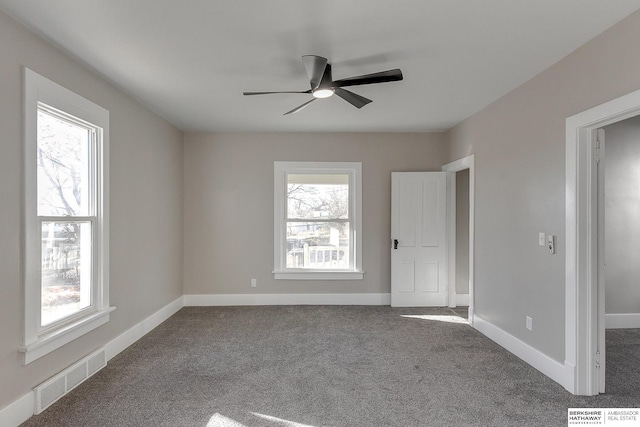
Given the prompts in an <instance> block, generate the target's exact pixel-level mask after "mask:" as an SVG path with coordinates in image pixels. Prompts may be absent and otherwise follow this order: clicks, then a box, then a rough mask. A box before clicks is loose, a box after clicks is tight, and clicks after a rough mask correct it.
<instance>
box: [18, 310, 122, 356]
mask: <svg viewBox="0 0 640 427" xmlns="http://www.w3.org/2000/svg"><path fill="white" fill-rule="evenodd" d="M115 309H116V308H115V307H108V308H106V309H103V310H100V311H97V312H94V313H92V314H90V315H88V316H86V317H83V318H82V319H78V320H76V321H75V322H72V323H69V324H68V325H65V326H63V327H61V328H59V329H56V330H55V331H52V332H49V333H47V334H44V335H42V336H40V337H38V339H37V340H36V341H34V342H32V343H30V344H28V345H24V346H22V347H19V348H18V351H19V352H20V353H24V364H25V365H26V364H28V363H31V362H33V361H34V360H36V359H39V358H41V357H42V356H44V355H46V354H48V353H51V352H52V351H53V350H56V349H58V348H60V347H62V346H63V345H65V344H67V343H69V342H71V341H73V340H75V339H76V338H79V337H81V336H82V335H84V334H86V333H87V332H90V331H92V330H94V329H96V328H97V327H99V326H102V325H104V324H105V323H107V322H108V321H109V313H111V312H112V311H113V310H115Z"/></svg>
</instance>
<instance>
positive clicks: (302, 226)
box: [274, 162, 362, 279]
mask: <svg viewBox="0 0 640 427" xmlns="http://www.w3.org/2000/svg"><path fill="white" fill-rule="evenodd" d="M274 170H275V189H276V194H275V242H276V243H275V247H274V251H275V252H274V263H275V267H274V273H275V277H276V278H280V279H287V278H303V279H304V278H309V279H319V278H321V279H333V278H335V279H348V278H362V272H361V242H360V241H359V240H360V239H361V233H360V229H361V225H360V223H361V220H360V218H361V212H360V211H361V164H360V163H355V162H350V163H347V162H322V163H321V162H275V169H274ZM334 273H335V274H334ZM342 273H344V274H342ZM291 274H293V275H291Z"/></svg>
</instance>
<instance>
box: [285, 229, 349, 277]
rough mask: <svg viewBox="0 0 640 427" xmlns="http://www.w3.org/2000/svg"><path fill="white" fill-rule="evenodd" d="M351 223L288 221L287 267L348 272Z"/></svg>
mask: <svg viewBox="0 0 640 427" xmlns="http://www.w3.org/2000/svg"><path fill="white" fill-rule="evenodd" d="M349 246H350V242H349V224H348V223H342V222H287V268H313V269H323V268H327V269H348V268H349Z"/></svg>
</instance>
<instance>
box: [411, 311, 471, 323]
mask: <svg viewBox="0 0 640 427" xmlns="http://www.w3.org/2000/svg"><path fill="white" fill-rule="evenodd" d="M400 317H407V318H411V319H421V320H434V321H436V322H446V323H462V324H465V325H468V324H469V321H468V320H467V319H465V318H463V317H460V316H453V315H450V314H402V315H400Z"/></svg>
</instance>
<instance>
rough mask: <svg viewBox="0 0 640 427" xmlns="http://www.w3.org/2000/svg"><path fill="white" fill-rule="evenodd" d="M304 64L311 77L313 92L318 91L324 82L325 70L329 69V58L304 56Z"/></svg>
mask: <svg viewBox="0 0 640 427" xmlns="http://www.w3.org/2000/svg"><path fill="white" fill-rule="evenodd" d="M302 62H303V63H304V68H305V70H307V76H309V82H310V83H311V90H314V89H317V88H318V86H320V82H321V81H322V76H323V74H324V69H325V68H326V67H327V58H323V57H322V56H316V55H304V56H303V57H302Z"/></svg>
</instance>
